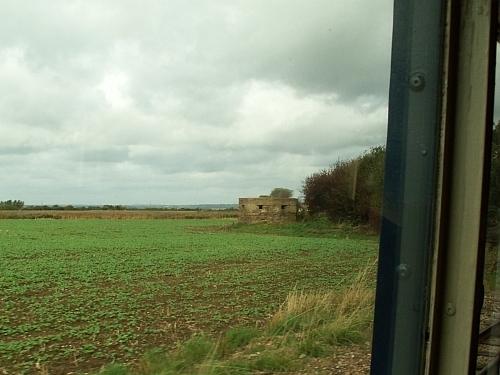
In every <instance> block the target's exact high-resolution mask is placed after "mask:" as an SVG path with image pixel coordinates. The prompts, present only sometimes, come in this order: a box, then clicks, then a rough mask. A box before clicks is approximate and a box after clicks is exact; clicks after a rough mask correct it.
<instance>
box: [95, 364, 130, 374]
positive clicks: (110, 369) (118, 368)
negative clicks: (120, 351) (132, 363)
mask: <svg viewBox="0 0 500 375" xmlns="http://www.w3.org/2000/svg"><path fill="white" fill-rule="evenodd" d="M128 373H129V371H128V369H127V368H126V367H125V366H123V365H120V364H112V365H108V366H106V367H104V368H103V369H102V370H101V371H100V372H99V374H100V375H128Z"/></svg>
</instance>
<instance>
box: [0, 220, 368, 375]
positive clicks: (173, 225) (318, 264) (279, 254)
mask: <svg viewBox="0 0 500 375" xmlns="http://www.w3.org/2000/svg"><path fill="white" fill-rule="evenodd" d="M232 222H233V221H232V219H218V220H215V219H205V220H111V219H101V220H96V219H89V220H44V219H40V220H0V373H4V374H10V373H21V372H24V373H37V372H39V370H37V369H41V368H43V369H45V371H47V370H48V372H49V373H50V374H63V373H68V372H72V371H73V372H77V373H81V372H92V371H96V370H98V369H99V368H100V367H101V366H102V365H104V364H107V363H110V362H112V361H114V360H119V361H121V362H125V363H133V362H134V361H135V360H137V359H138V358H140V356H141V355H142V354H143V353H144V352H145V351H146V350H147V349H149V348H154V347H164V348H168V347H172V346H174V345H175V344H176V342H178V341H179V340H184V339H185V338H187V337H189V336H190V335H192V334H193V333H195V332H200V331H202V332H205V333H207V334H209V335H217V334H218V333H220V332H223V331H225V330H226V329H228V328H229V327H232V326H235V325H239V324H250V325H253V324H259V322H263V321H265V320H266V318H267V317H268V316H269V314H271V313H272V312H273V311H275V310H276V308H277V307H278V306H279V304H280V303H281V302H282V301H284V299H285V297H286V295H287V293H288V292H289V291H291V290H294V289H298V290H306V291H307V290H312V289H314V290H317V289H320V290H330V289H332V290H334V289H341V288H343V287H344V286H345V285H347V284H348V283H349V281H350V280H352V278H353V277H354V276H355V274H356V272H357V271H358V270H359V269H361V268H363V267H364V266H366V264H367V263H369V262H370V261H373V260H374V259H375V255H376V248H377V242H376V241H375V238H373V237H367V236H365V237H363V236H357V235H350V234H349V233H347V234H346V233H345V232H343V231H324V230H308V228H307V227H303V226H302V227H301V226H300V225H299V224H296V225H289V226H285V227H276V228H275V229H273V228H274V227H273V226H266V227H264V226H252V227H251V228H250V229H248V228H245V227H242V226H238V225H235V226H231V223H232ZM304 228H305V229H304Z"/></svg>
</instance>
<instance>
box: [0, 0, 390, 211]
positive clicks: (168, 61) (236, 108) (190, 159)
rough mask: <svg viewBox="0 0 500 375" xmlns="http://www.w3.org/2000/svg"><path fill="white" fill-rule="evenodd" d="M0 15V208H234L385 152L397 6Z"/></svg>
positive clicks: (124, 3) (202, 6)
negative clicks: (369, 152)
mask: <svg viewBox="0 0 500 375" xmlns="http://www.w3.org/2000/svg"><path fill="white" fill-rule="evenodd" d="M2 8H3V9H2V13H3V17H2V18H3V22H2V23H1V24H0V171H1V173H2V175H3V176H4V181H3V182H2V186H1V187H0V200H3V199H23V200H25V201H26V202H29V203H37V204H38V203H49V204H54V203H62V204H64V203H85V204H104V203H113V204H133V203H152V204H188V203H209V202H212V203H215V202H217V203H231V202H236V200H237V198H238V197H239V196H252V195H258V194H265V193H268V192H269V191H270V190H271V189H272V188H273V187H276V186H284V187H288V188H292V189H294V190H295V191H296V193H297V192H298V191H299V190H300V187H301V184H302V181H303V180H304V178H305V177H306V176H307V175H308V174H311V173H313V172H314V171H316V170H318V169H320V168H324V167H327V166H328V165H329V164H331V163H333V162H335V161H336V160H338V159H339V158H345V157H351V156H354V155H357V154H358V153H360V152H362V151H363V150H365V149H367V148H369V147H371V146H374V145H379V144H383V143H384V142H385V135H386V134H385V133H386V123H387V94H388V85H389V69H390V41H391V24H392V13H391V12H392V2H391V1H386V0H383V1H382V0H376V1H371V2H366V1H343V0H342V1H327V0H315V1H307V2H306V1H298V0H297V1H293V0H292V1H290V0H274V1H264V0H255V1H248V0H246V1H245V0H236V1H235V0H221V1H217V2H213V1H201V0H200V1H190V2H186V1H180V0H178V1H176V0H169V1H159V0H149V1H141V2H137V1H132V0H119V1H118V0H116V1H106V2H102V1H97V0H96V1H67V0H54V1H50V2H46V1H33V2H24V3H21V4H20V3H19V2H17V1H4V2H3V4H2Z"/></svg>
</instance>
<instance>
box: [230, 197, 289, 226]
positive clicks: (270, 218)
mask: <svg viewBox="0 0 500 375" xmlns="http://www.w3.org/2000/svg"><path fill="white" fill-rule="evenodd" d="M239 209H240V212H239V221H240V223H247V224H251V223H283V222H293V221H296V220H297V209H298V201H297V199H296V198H271V197H261V198H240V200H239Z"/></svg>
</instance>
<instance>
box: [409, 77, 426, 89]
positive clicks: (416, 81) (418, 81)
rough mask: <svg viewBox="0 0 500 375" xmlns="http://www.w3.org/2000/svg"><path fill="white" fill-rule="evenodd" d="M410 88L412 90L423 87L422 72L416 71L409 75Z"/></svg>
mask: <svg viewBox="0 0 500 375" xmlns="http://www.w3.org/2000/svg"><path fill="white" fill-rule="evenodd" d="M409 81H410V88H411V89H412V90H413V91H421V90H423V89H424V87H425V76H424V74H423V73H420V72H417V73H413V74H412V75H411V76H410V80H409Z"/></svg>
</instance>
